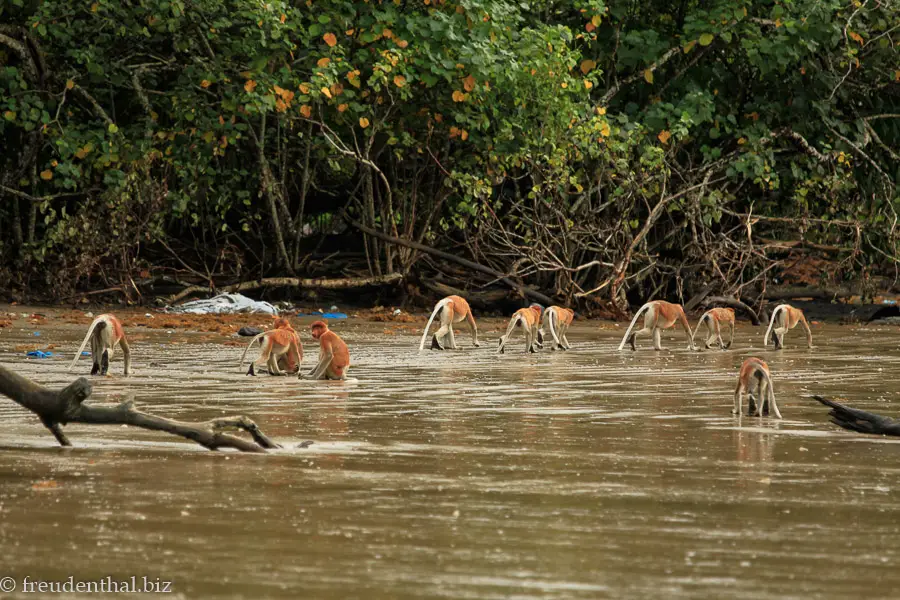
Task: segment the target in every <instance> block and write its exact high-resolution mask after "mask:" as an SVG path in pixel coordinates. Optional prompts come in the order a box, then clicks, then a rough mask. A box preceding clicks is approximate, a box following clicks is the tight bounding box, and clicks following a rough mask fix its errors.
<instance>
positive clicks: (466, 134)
mask: <svg viewBox="0 0 900 600" xmlns="http://www.w3.org/2000/svg"><path fill="white" fill-rule="evenodd" d="M459 137H460V139H462V141H466V140H467V139H469V132H468V131H466V130H465V129H463V130H462V133H460V134H459Z"/></svg>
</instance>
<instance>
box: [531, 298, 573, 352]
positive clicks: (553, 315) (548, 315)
mask: <svg viewBox="0 0 900 600" xmlns="http://www.w3.org/2000/svg"><path fill="white" fill-rule="evenodd" d="M574 318H575V311H573V310H572V309H570V308H563V307H561V306H551V307H550V308H548V309H547V310H545V311H544V321H545V322H546V323H547V326H548V327H549V328H550V337H551V338H552V339H553V344H552V346H551V349H552V350H556V349H558V348H562V349H563V350H568V349H569V348H571V346H570V345H569V340H568V338H567V337H566V333H567V332H568V331H569V325H571V324H572V320H573V319H574ZM543 338H544V328H543V326H541V328H540V329H539V330H538V342H543Z"/></svg>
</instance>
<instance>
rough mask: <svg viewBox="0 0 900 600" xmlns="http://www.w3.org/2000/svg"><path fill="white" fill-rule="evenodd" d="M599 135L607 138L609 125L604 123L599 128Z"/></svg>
mask: <svg viewBox="0 0 900 600" xmlns="http://www.w3.org/2000/svg"><path fill="white" fill-rule="evenodd" d="M600 135H602V136H603V137H609V123H604V124H603V126H602V127H600Z"/></svg>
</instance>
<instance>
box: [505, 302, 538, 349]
mask: <svg viewBox="0 0 900 600" xmlns="http://www.w3.org/2000/svg"><path fill="white" fill-rule="evenodd" d="M542 310H543V307H542V306H541V305H540V304H532V305H530V306H529V307H528V308H520V309H519V310H517V311H516V312H514V313H513V316H512V318H511V319H510V320H509V325H508V326H507V327H506V334H504V335H501V336H500V350H499V352H500V353H501V354H502V353H503V350H504V349H505V348H506V342H508V341H509V336H511V335H512V333H513V331H514V330H515V329H516V328H517V327H521V328H522V331H524V332H525V352H535V349H534V347H535V345H536V344H537V343H538V327H540V325H541V312H542Z"/></svg>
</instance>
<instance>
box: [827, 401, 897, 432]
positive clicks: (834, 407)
mask: <svg viewBox="0 0 900 600" xmlns="http://www.w3.org/2000/svg"><path fill="white" fill-rule="evenodd" d="M813 398H815V399H816V400H818V401H819V402H821V403H822V404H824V405H825V406H829V407H831V412H829V413H828V416H830V417H831V422H832V423H834V424H835V425H840V426H841V427H843V428H844V429H849V430H850V431H858V432H859V433H874V434H882V435H897V436H900V420H897V419H892V418H890V417H882V416H881V415H876V414H874V413H870V412H866V411H864V410H859V409H858V408H850V407H849V406H844V405H843V404H840V403H838V402H835V401H834V400H829V399H828V398H823V397H822V396H815V395H814V396H813Z"/></svg>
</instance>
